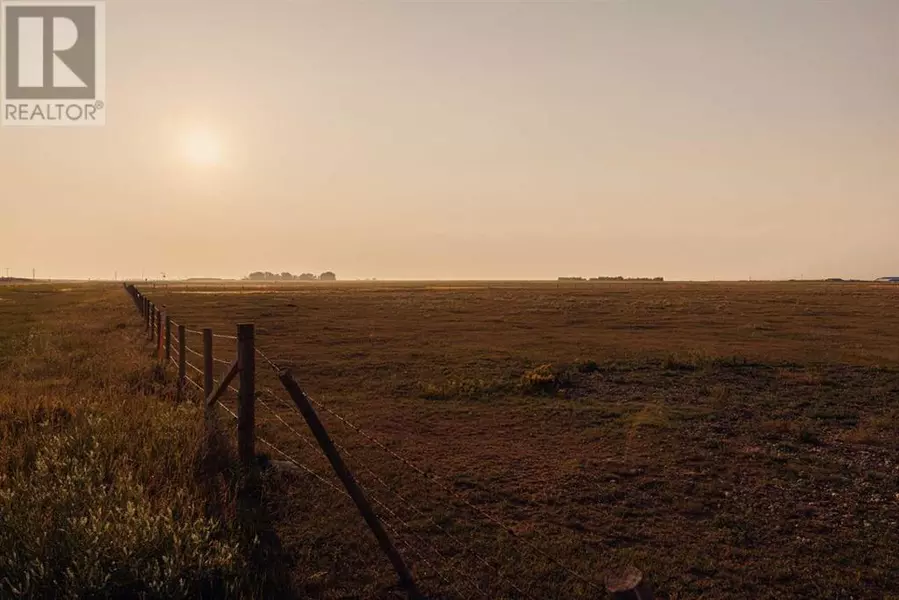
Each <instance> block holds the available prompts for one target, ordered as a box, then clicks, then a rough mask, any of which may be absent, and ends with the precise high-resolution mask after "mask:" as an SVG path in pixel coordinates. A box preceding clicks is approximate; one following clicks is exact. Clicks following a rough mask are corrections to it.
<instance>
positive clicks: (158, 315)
mask: <svg viewBox="0 0 899 600" xmlns="http://www.w3.org/2000/svg"><path fill="white" fill-rule="evenodd" d="M153 340H154V341H155V342H156V360H159V361H161V360H162V310H161V309H159V308H157V309H156V331H155V332H154V334H153Z"/></svg>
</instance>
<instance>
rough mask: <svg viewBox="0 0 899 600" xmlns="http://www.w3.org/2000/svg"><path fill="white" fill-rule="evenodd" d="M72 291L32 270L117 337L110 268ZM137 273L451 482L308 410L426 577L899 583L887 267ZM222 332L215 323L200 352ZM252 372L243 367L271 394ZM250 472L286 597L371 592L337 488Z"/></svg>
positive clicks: (875, 594) (307, 459)
mask: <svg viewBox="0 0 899 600" xmlns="http://www.w3.org/2000/svg"><path fill="white" fill-rule="evenodd" d="M73 289H74V290H75V291H72V292H67V293H62V292H61V291H59V290H58V289H57V290H56V292H54V293H50V291H49V290H47V300H46V302H50V303H51V304H49V305H47V306H51V307H60V308H59V309H58V310H57V312H56V313H55V315H54V317H53V318H54V319H57V320H59V321H60V322H66V323H69V325H68V327H74V328H76V329H78V328H82V329H83V328H90V327H100V325H98V323H105V324H107V325H106V326H108V324H109V323H111V321H109V317H108V316H106V315H108V313H109V312H110V311H113V312H115V311H119V312H117V313H116V314H117V315H119V314H121V316H118V317H116V318H115V319H114V320H115V321H121V322H122V323H127V324H128V327H127V328H126V330H125V331H118V330H115V331H114V332H113V333H112V334H111V335H118V336H123V337H127V336H131V337H134V336H135V335H136V334H135V331H132V330H136V328H137V327H138V325H137V317H136V315H135V314H134V313H133V308H131V307H130V306H129V305H128V303H129V302H130V300H129V299H128V298H127V296H126V295H125V294H124V293H123V292H122V291H121V288H118V289H112V288H108V289H104V288H92V290H91V291H90V292H88V291H83V290H82V289H81V288H73ZM141 289H142V291H144V292H145V293H146V294H147V295H148V296H150V297H151V299H153V300H154V301H155V302H157V303H158V304H165V305H166V306H167V309H168V310H169V313H170V314H171V316H172V317H173V318H174V319H175V320H176V321H178V322H181V323H185V324H187V325H188V326H189V327H191V328H193V329H199V328H202V327H213V328H214V329H215V331H216V332H217V333H222V334H230V335H233V334H234V333H235V324H236V323H238V322H252V323H255V324H256V326H257V344H258V346H259V347H260V348H261V349H262V350H263V351H264V352H265V353H266V354H267V355H268V356H270V357H271V358H272V359H274V360H275V362H276V363H278V364H279V365H283V366H290V367H291V368H292V370H293V371H294V373H295V374H296V376H297V378H298V379H299V381H300V382H301V384H302V385H303V386H304V388H305V389H306V390H307V391H308V392H309V393H310V394H311V395H312V396H313V397H315V398H317V399H318V400H320V401H322V402H324V403H326V404H327V405H328V406H330V407H332V408H333V409H334V410H336V411H337V412H339V413H340V414H342V415H344V416H346V417H348V418H350V419H351V420H352V421H353V422H355V423H357V424H358V425H361V426H362V428H364V429H365V430H366V431H368V432H370V433H371V434H372V435H374V436H375V437H376V438H377V439H378V440H381V441H383V443H385V444H386V445H387V446H388V447H389V448H391V450H393V451H394V452H398V453H400V454H401V455H403V456H405V457H408V458H409V459H410V460H412V461H413V462H414V463H415V464H417V465H421V466H422V467H423V468H425V469H427V470H428V472H429V473H432V474H433V475H435V476H437V477H439V478H441V479H442V480H443V481H446V482H447V483H448V484H449V485H450V486H451V487H452V489H453V491H454V495H450V494H447V493H444V492H443V491H441V489H440V488H439V487H437V486H435V485H434V484H433V483H431V482H429V481H427V480H426V479H425V478H422V477H420V476H418V475H417V474H415V473H414V472H411V471H410V470H409V469H408V468H406V467H404V465H402V464H401V463H399V462H397V461H396V460H394V459H393V458H392V457H390V456H389V455H388V454H387V453H385V452H383V451H382V450H380V449H378V448H376V447H374V446H373V445H372V444H370V443H368V442H367V440H366V439H365V438H363V437H361V436H359V435H358V434H357V433H356V432H354V431H353V430H352V429H350V428H349V427H347V426H346V425H345V424H344V423H342V422H341V421H340V420H338V419H335V418H333V417H331V415H329V414H327V413H323V414H322V418H323V420H324V421H325V422H326V424H327V425H328V427H329V429H330V431H331V433H332V436H333V437H334V439H335V440H336V441H337V442H338V443H340V444H341V445H342V446H344V447H345V449H346V450H347V452H348V455H349V456H348V460H347V462H348V463H349V464H350V466H351V467H353V468H354V469H355V470H356V473H357V475H358V477H359V479H360V480H361V482H362V483H363V484H364V485H365V487H366V489H367V490H368V491H369V493H370V495H371V496H372V497H373V498H374V499H375V500H376V501H380V502H383V504H384V505H385V506H387V507H389V509H390V510H391V512H390V513H388V512H386V511H385V510H382V509H381V508H380V507H379V511H380V512H381V513H382V516H384V517H385V520H386V521H387V522H388V523H390V524H391V526H392V527H393V528H394V529H395V530H396V533H397V534H398V535H397V536H396V537H398V539H399V542H400V544H399V545H400V549H401V551H402V552H403V553H404V555H405V556H406V557H407V558H408V559H409V562H410V563H412V565H413V569H414V571H415V573H416V575H417V577H418V578H419V580H420V581H421V583H422V587H423V588H425V589H426V590H427V591H428V592H429V593H431V594H432V595H433V596H435V597H448V598H456V597H479V596H481V597H484V596H486V597H490V598H501V597H533V598H596V597H601V596H602V594H601V593H600V592H598V591H597V590H596V589H595V588H594V587H593V585H594V584H595V585H599V586H601V585H602V580H603V575H604V573H605V572H606V571H607V569H609V568H610V567H613V566H615V565H620V564H634V565H636V566H637V567H639V568H640V569H641V570H643V571H644V572H645V573H646V574H647V575H648V577H649V579H650V580H651V582H652V585H653V587H654V589H655V590H656V592H657V594H658V595H659V596H661V597H667V598H693V597H699V596H703V597H720V598H779V597H783V596H785V595H791V596H793V597H816V598H850V597H852V598H884V597H899V578H897V577H896V573H897V572H899V530H897V524H899V462H897V446H899V436H897V423H899V311H897V310H896V306H897V302H899V286H889V285H874V284H824V283H751V284H750V283H731V284H724V283H720V284H711V283H710V284H677V283H664V284H662V283H562V284H556V283H544V284H538V283H533V284H529V283H503V284H499V283H496V284H494V283H491V284H485V283H479V282H471V283H458V282H457V283H453V284H440V283H430V284H390V283H365V284H362V283H358V284H354V283H345V284H340V283H339V284H330V285H329V284H289V285H286V284H285V285H281V286H249V285H241V284H234V285H231V286H223V285H210V286H201V285H194V284H191V285H189V286H185V285H177V284H169V285H157V286H155V287H154V286H153V285H152V284H145V285H144V286H142V287H141ZM26 290H28V287H27V286H23V287H21V288H15V290H4V289H2V288H0V311H2V312H3V313H5V314H4V319H7V316H6V315H8V314H28V315H31V317H30V318H32V319H37V320H40V318H38V317H37V311H38V310H39V309H40V307H38V306H36V305H35V306H31V305H26V306H21V303H22V302H24V300H23V298H25V297H27V294H28V292H27V291H26ZM17 294H18V296H17ZM91 294H94V295H95V297H94V299H93V300H92V301H91V303H88V302H87V301H86V300H84V299H83V298H86V297H88V296H90V295H91ZM79 298H82V300H79ZM17 306H18V308H15V307H17ZM63 308H64V309H65V310H64V311H62V309H63ZM54 310H56V309H54ZM129 310H130V311H131V313H132V314H131V315H130V316H128V317H126V316H125V312H127V311H129ZM61 311H62V312H61ZM5 322H6V321H4V323H5ZM22 327H25V328H27V327H29V326H28V325H27V324H25V325H22ZM137 337H139V336H137ZM79 339H82V342H83V341H84V338H79ZM129 343H132V345H133V348H134V351H135V353H136V355H134V356H131V357H130V358H129V359H128V364H131V363H134V364H140V363H141V361H143V364H144V365H145V368H147V367H146V364H147V356H148V354H149V346H148V345H147V344H146V343H145V342H144V345H143V347H142V346H141V343H140V342H139V341H138V340H137V339H129ZM188 343H189V344H190V345H191V346H193V347H194V348H196V349H200V348H201V344H200V340H199V339H197V337H196V336H193V335H191V336H189V337H188ZM233 344H234V342H233V341H230V340H224V339H221V340H216V354H217V356H218V357H219V358H222V359H224V360H230V359H232V358H233V357H234V348H233ZM14 350H15V351H14V352H10V353H9V356H15V357H18V356H19V355H20V353H21V352H20V351H19V350H16V349H14ZM38 354H39V352H38ZM16 360H19V359H18V358H17V359H16ZM191 360H193V361H194V362H195V363H196V364H197V365H199V364H200V362H199V360H198V359H196V357H192V359H191ZM111 364H114V365H117V366H116V367H115V368H114V369H113V370H115V371H116V372H119V371H120V370H124V371H126V372H127V371H128V369H130V370H131V371H132V372H133V370H134V366H130V367H128V366H127V365H123V364H122V363H121V362H116V363H111ZM4 368H8V367H4ZM259 368H260V373H261V374H262V376H261V383H260V388H262V389H269V390H271V391H272V392H275V395H276V396H281V397H282V398H283V397H286V396H285V395H284V394H283V393H281V394H279V393H278V391H279V388H278V387H277V383H276V381H275V380H274V377H273V376H272V375H271V374H270V373H268V372H267V371H266V370H265V369H264V364H263V363H260V366H259ZM31 379H34V378H31ZM19 396H20V394H18V393H16V394H12V395H11V396H10V397H11V398H14V399H15V398H18V397H19ZM261 399H262V401H263V402H264V404H262V405H260V407H259V409H258V420H259V434H260V436H262V438H264V439H265V440H267V441H268V442H271V443H272V444H274V445H275V446H276V447H278V448H279V449H281V450H283V451H285V452H286V453H287V454H289V455H290V456H291V457H292V458H294V459H296V460H298V461H300V462H302V463H303V464H304V465H307V466H308V467H309V468H311V469H312V470H314V471H316V472H318V473H320V474H321V475H322V476H323V477H325V478H326V479H329V481H330V480H333V478H332V477H331V476H330V474H329V470H328V468H327V465H326V463H325V461H324V460H323V459H322V458H321V457H320V456H318V455H317V453H316V452H314V450H313V449H312V448H310V447H309V446H308V445H306V443H305V442H304V441H303V440H302V439H301V437H300V435H301V434H302V433H303V432H304V431H305V430H304V428H303V424H302V420H301V418H300V417H298V416H297V415H296V414H295V413H294V412H292V411H290V410H289V409H288V408H287V407H285V406H283V405H281V404H279V402H278V400H277V399H276V398H274V397H273V396H269V395H267V394H264V395H263V396H261ZM150 402H151V400H149V399H145V398H141V399H137V400H136V401H135V403H136V404H137V405H144V404H148V403H150ZM226 404H228V405H230V406H233V398H228V399H227V400H226ZM182 410H187V409H186V408H184V409H182ZM223 418H224V419H229V418H230V417H228V416H227V413H224V412H223ZM225 422H226V421H223V423H225ZM259 450H260V451H262V452H267V453H268V454H270V455H271V457H272V458H283V457H282V456H280V455H278V454H277V452H274V451H271V450H270V449H269V448H268V447H267V446H265V445H264V444H260V446H259ZM382 482H383V483H384V484H386V485H382ZM184 485H185V486H187V484H186V483H185V484H184ZM264 490H265V509H266V511H267V512H268V513H270V514H272V515H273V516H274V519H275V520H274V522H275V530H276V532H277V534H278V537H279V539H280V543H281V545H282V547H283V551H284V553H285V557H286V560H287V563H288V567H289V570H290V573H291V576H292V582H293V585H294V587H295V588H296V589H297V590H298V591H299V593H300V594H301V595H305V596H312V597H328V598H338V597H343V598H346V597H378V596H383V597H387V596H388V595H389V590H390V587H391V585H392V582H393V579H394V578H393V577H392V575H391V572H390V569H389V565H388V564H387V562H386V560H385V559H384V558H383V557H382V556H381V555H380V554H379V553H378V551H377V548H376V547H375V544H374V543H373V540H372V538H371V535H370V534H369V533H368V532H367V531H366V530H365V528H364V525H363V524H362V522H361V519H360V518H359V517H358V515H357V514H355V513H354V509H353V508H352V506H351V505H350V504H349V503H348V501H346V500H345V499H344V498H343V497H341V496H340V495H338V494H337V493H335V492H334V491H333V490H332V489H330V488H329V487H327V486H326V485H325V484H323V483H321V481H319V480H318V479H316V478H314V477H312V476H310V475H308V474H305V473H291V472H281V471H275V472H268V474H267V475H266V479H265V487H264ZM390 490H392V491H390ZM393 492H398V493H399V497H397V496H396V495H395V494H394V493H393ZM459 498H464V499H465V502H467V503H470V504H472V505H474V506H475V507H477V510H473V509H472V508H471V507H469V506H467V505H466V504H465V503H464V502H462V501H460V500H459ZM410 505H414V508H412V507H410ZM480 510H483V511H487V512H488V513H490V514H491V515H495V516H497V517H498V518H499V519H500V520H501V521H502V522H503V523H505V524H507V525H508V526H509V527H510V528H511V529H512V530H514V531H515V532H516V535H517V537H512V536H509V535H507V534H506V532H505V531H504V530H503V529H501V528H500V527H498V526H495V525H494V524H491V523H490V522H488V521H486V520H485V519H484V518H482V515H480V514H479V511H480ZM404 523H405V525H404ZM435 523H436V524H435ZM446 532H449V533H450V534H451V536H448V535H447V534H446ZM456 540H461V541H462V542H463V544H462V546H464V547H465V549H466V550H464V551H463V550H462V548H461V546H460V545H458V544H457V543H456ZM522 540H525V541H522ZM531 545H533V546H537V547H539V548H540V551H539V552H538V551H534V550H532V549H531V547H530V546H531ZM546 555H549V556H551V557H554V558H556V559H558V560H559V561H560V562H562V563H563V564H564V565H566V567H567V569H570V570H571V571H574V572H576V573H579V574H581V575H582V576H583V577H585V578H586V579H587V581H583V580H581V579H579V578H578V577H576V576H573V575H572V574H571V572H570V571H569V570H566V568H562V567H559V566H558V565H557V564H555V563H554V562H553V561H552V560H549V559H547V558H546ZM485 563H487V564H489V566H487V564H485ZM437 571H439V572H441V573H442V574H443V577H441V576H440V575H439V574H438V573H437ZM516 588H518V589H516Z"/></svg>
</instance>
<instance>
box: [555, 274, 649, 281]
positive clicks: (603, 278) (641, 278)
mask: <svg viewBox="0 0 899 600" xmlns="http://www.w3.org/2000/svg"><path fill="white" fill-rule="evenodd" d="M559 281H665V278H664V277H622V276H621V275H619V276H617V277H591V278H590V279H587V278H586V277H559Z"/></svg>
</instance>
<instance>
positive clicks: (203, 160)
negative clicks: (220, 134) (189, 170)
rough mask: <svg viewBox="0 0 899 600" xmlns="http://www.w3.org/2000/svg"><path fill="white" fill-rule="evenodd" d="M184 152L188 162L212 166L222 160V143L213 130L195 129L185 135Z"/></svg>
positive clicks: (201, 165)
mask: <svg viewBox="0 0 899 600" xmlns="http://www.w3.org/2000/svg"><path fill="white" fill-rule="evenodd" d="M183 153H184V158H185V160H186V161H187V162H188V163H190V164H192V165H196V166H200V167H211V166H215V165H217V164H219V163H220V162H221V160H222V145H221V142H220V141H219V139H218V138H217V137H216V136H215V135H214V134H212V133H211V132H209V131H204V130H195V131H191V132H190V133H188V134H187V135H186V136H185V138H184V142H183Z"/></svg>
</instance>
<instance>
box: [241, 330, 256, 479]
mask: <svg viewBox="0 0 899 600" xmlns="http://www.w3.org/2000/svg"><path fill="white" fill-rule="evenodd" d="M255 338H256V332H255V327H254V326H253V325H252V324H247V323H244V324H241V325H238V326H237V364H238V368H239V369H240V394H239V395H238V400H237V455H238V457H239V458H240V462H241V463H243V465H244V466H245V467H250V466H251V465H252V464H253V462H254V461H255V460H256V449H255V436H256V432H255V427H256V341H255Z"/></svg>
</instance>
